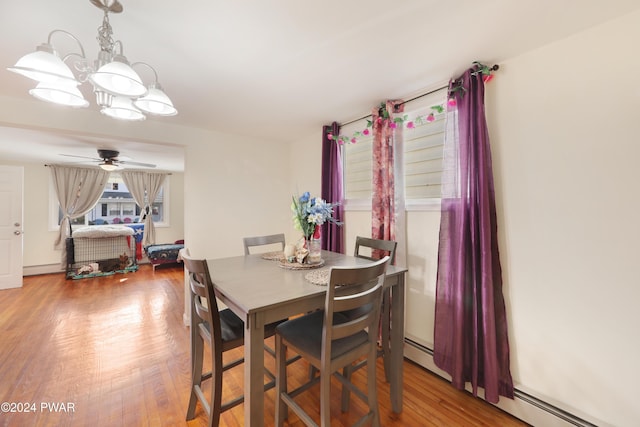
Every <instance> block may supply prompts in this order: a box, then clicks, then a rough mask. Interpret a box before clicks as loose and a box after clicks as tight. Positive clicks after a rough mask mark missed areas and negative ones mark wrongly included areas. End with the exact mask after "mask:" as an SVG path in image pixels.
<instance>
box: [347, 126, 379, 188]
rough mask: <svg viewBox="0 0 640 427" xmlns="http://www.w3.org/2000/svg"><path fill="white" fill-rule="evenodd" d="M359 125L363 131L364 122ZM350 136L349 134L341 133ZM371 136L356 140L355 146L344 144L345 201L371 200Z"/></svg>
mask: <svg viewBox="0 0 640 427" xmlns="http://www.w3.org/2000/svg"><path fill="white" fill-rule="evenodd" d="M362 122H363V123H361V125H362V127H363V129H364V127H366V122H365V121H362ZM341 133H342V132H341ZM342 134H343V135H350V134H349V133H342ZM372 142H373V137H372V136H371V134H369V135H368V136H362V137H360V138H358V142H357V143H355V144H345V145H344V146H343V147H344V162H345V167H344V178H343V179H344V194H345V198H346V199H347V200H349V199H352V200H371V188H372V185H371V182H372V180H373V173H372V172H371V167H372V166H371V165H372V163H373V160H372V148H371V147H372Z"/></svg>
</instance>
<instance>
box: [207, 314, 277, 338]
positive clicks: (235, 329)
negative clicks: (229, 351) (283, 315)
mask: <svg viewBox="0 0 640 427" xmlns="http://www.w3.org/2000/svg"><path fill="white" fill-rule="evenodd" d="M219 313H220V330H221V332H222V341H224V342H232V341H236V340H240V341H243V342H244V322H243V321H242V319H241V318H239V317H238V316H237V315H236V314H235V313H234V312H233V311H231V310H230V309H228V308H225V309H224V310H220V311H219ZM283 322H285V320H279V321H277V322H273V323H269V324H268V325H265V327H264V335H265V337H271V336H273V335H275V331H276V326H278V325H279V324H281V323H283ZM202 325H203V327H204V328H205V329H206V330H207V332H208V333H211V330H210V329H209V324H208V323H207V322H202Z"/></svg>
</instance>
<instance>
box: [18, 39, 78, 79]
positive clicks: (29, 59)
mask: <svg viewBox="0 0 640 427" xmlns="http://www.w3.org/2000/svg"><path fill="white" fill-rule="evenodd" d="M7 70H9V71H13V72H14V73H18V74H21V75H23V76H25V77H28V78H30V79H33V80H36V81H39V82H46V83H53V82H60V81H64V82H67V83H68V84H74V85H76V86H77V85H79V84H80V82H79V81H77V80H76V78H75V77H74V76H73V73H72V72H71V69H69V67H68V66H67V65H66V64H65V63H64V62H62V59H60V58H59V57H58V55H57V54H56V53H55V51H54V50H53V48H52V47H51V45H48V44H42V45H40V46H38V50H36V51H35V52H31V53H29V54H27V55H25V56H23V57H22V58H20V59H19V60H18V62H16V65H14V66H13V67H9V68H7Z"/></svg>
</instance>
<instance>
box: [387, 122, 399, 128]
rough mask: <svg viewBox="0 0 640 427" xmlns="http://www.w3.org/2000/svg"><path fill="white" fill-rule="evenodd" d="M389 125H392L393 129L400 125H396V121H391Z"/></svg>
mask: <svg viewBox="0 0 640 427" xmlns="http://www.w3.org/2000/svg"><path fill="white" fill-rule="evenodd" d="M389 127H390V128H391V129H395V128H397V127H398V125H396V122H391V123H389Z"/></svg>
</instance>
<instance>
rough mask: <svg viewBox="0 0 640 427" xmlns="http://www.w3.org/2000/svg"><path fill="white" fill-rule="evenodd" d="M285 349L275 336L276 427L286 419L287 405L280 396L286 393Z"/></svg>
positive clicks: (280, 425) (278, 336)
mask: <svg viewBox="0 0 640 427" xmlns="http://www.w3.org/2000/svg"><path fill="white" fill-rule="evenodd" d="M286 359H287V348H286V346H285V345H284V343H283V342H282V338H281V337H280V335H277V334H276V396H275V399H276V402H275V403H276V414H275V422H276V426H277V427H282V426H283V425H284V420H285V419H286V418H287V412H288V411H287V405H285V403H284V402H283V400H282V398H281V397H280V395H281V394H282V393H286V392H287V360H286Z"/></svg>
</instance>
